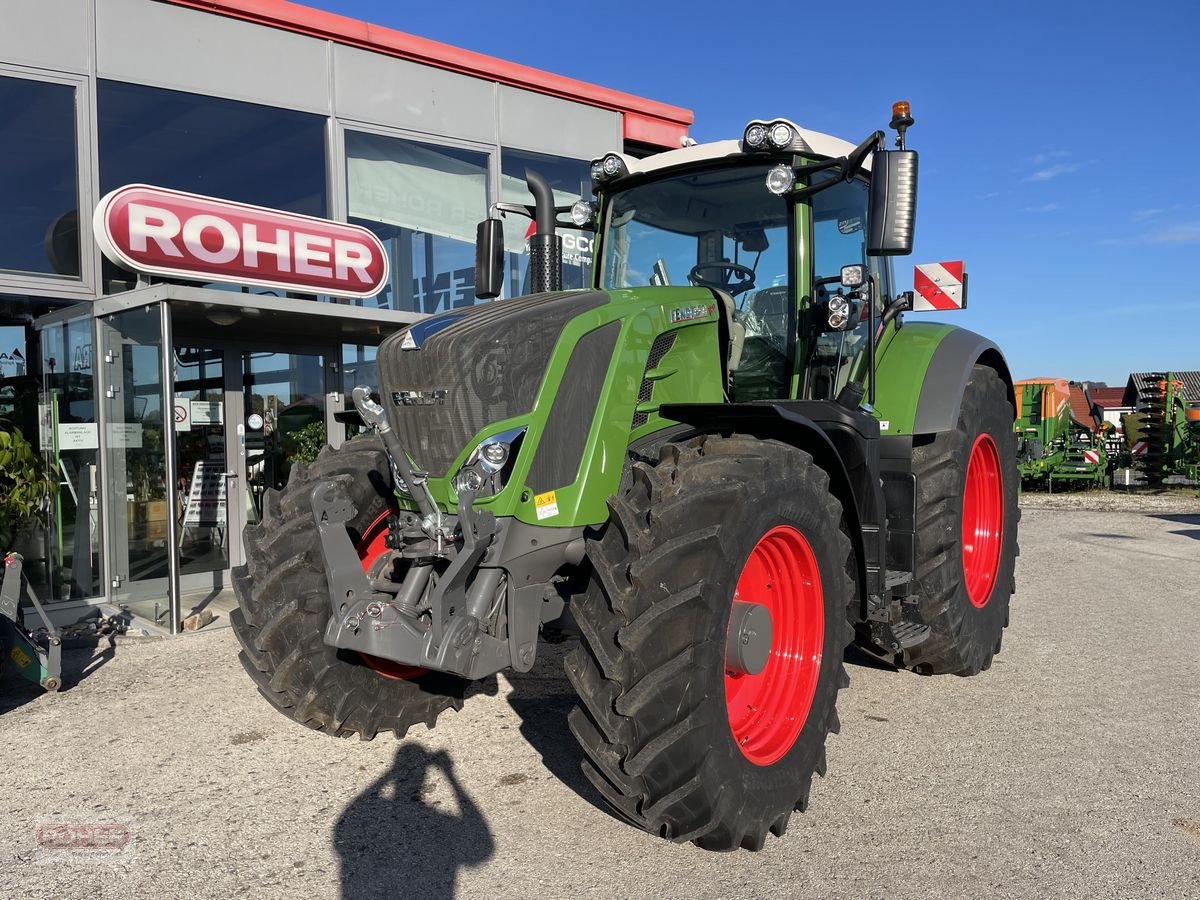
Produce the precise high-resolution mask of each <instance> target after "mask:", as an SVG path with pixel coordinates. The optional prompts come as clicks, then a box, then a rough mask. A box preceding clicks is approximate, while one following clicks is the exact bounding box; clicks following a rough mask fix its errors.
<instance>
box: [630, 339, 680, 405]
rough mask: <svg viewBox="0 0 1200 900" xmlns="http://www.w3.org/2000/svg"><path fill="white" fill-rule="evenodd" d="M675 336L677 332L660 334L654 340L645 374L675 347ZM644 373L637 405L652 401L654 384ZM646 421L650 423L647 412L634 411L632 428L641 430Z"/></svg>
mask: <svg viewBox="0 0 1200 900" xmlns="http://www.w3.org/2000/svg"><path fill="white" fill-rule="evenodd" d="M676 334H678V332H676V331H668V332H667V333H666V334H660V335H659V336H658V337H656V338H655V339H654V343H653V344H651V345H650V355H649V356H647V357H646V372H649V371H650V370H651V369H657V368H658V366H659V363H661V362H662V361H663V357H664V356H666V355H667V354H668V353H669V352H670V351H671V348H672V347H674V346H675V335H676ZM646 372H643V373H642V384H641V387H639V388H638V404H639V405H640V404H642V403H649V402H650V401H651V400H653V399H654V382H653V381H652V380H650V379H649V378H647V377H646ZM648 421H650V414H649V413H648V412H638V411H636V410H635V411H634V413H633V427H634V428H641V427H642V426H643V425H645V424H646V423H647V422H648Z"/></svg>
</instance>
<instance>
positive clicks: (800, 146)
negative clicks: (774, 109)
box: [742, 119, 812, 153]
mask: <svg viewBox="0 0 1200 900" xmlns="http://www.w3.org/2000/svg"><path fill="white" fill-rule="evenodd" d="M781 150H790V151H792V152H793V153H811V152H812V148H811V147H809V146H808V142H807V141H806V140H804V138H803V136H802V135H801V134H800V128H799V126H797V125H795V124H794V123H792V122H789V121H788V120H787V119H772V120H770V121H765V120H763V119H755V120H754V121H752V122H750V123H749V124H748V125H747V126H746V130H745V131H743V132H742V151H743V152H745V153H775V152H778V151H781Z"/></svg>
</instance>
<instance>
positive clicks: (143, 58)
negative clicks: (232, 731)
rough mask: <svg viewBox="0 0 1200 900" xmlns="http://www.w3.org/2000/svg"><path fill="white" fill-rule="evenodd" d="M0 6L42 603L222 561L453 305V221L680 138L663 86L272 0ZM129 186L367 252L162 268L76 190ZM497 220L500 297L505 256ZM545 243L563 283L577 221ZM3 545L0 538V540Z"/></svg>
mask: <svg viewBox="0 0 1200 900" xmlns="http://www.w3.org/2000/svg"><path fill="white" fill-rule="evenodd" d="M4 12H5V15H4V19H5V27H4V28H3V29H0V110H2V111H3V115H2V116H0V147H2V148H3V150H0V188H2V189H3V195H4V197H5V203H4V204H3V206H0V427H4V428H7V429H9V430H20V431H21V432H22V434H23V435H24V436H25V437H26V438H27V439H28V440H29V441H30V443H32V444H33V445H34V446H35V447H36V448H37V450H38V451H39V453H40V454H41V455H42V458H43V461H44V466H45V467H46V468H47V469H48V470H49V471H51V472H52V473H53V481H55V482H56V483H57V488H56V489H55V490H54V491H52V492H50V493H49V494H48V495H47V498H46V504H45V507H46V508H45V509H44V511H43V514H42V515H41V516H40V518H39V519H38V521H36V522H33V523H23V525H24V527H23V528H22V533H21V537H20V539H19V541H18V547H17V548H16V549H19V550H20V551H21V552H22V553H23V554H24V555H25V556H26V557H27V558H28V559H29V563H28V564H27V566H26V568H27V571H28V572H29V573H30V574H31V575H32V577H33V579H34V585H35V588H36V589H37V590H38V591H39V594H41V595H42V596H49V597H51V598H53V600H54V601H55V604H56V605H55V609H56V610H57V612H58V615H59V617H60V618H64V619H66V618H69V617H70V616H71V615H72V614H73V611H78V610H83V609H85V608H86V607H88V606H90V605H96V604H100V603H111V604H119V605H123V606H125V607H127V608H128V609H129V610H130V611H132V612H133V613H135V614H136V615H138V616H140V617H142V618H143V619H145V620H147V621H152V622H155V623H157V624H158V625H160V626H162V627H167V628H169V629H171V630H175V629H177V628H178V625H179V620H180V617H181V616H182V615H183V614H185V613H186V612H187V610H188V609H190V608H191V605H192V602H193V601H194V600H196V598H204V597H209V596H212V595H214V594H215V593H216V592H219V591H221V590H222V589H223V588H224V587H225V586H227V584H228V581H229V572H230V569H231V568H233V567H235V566H237V565H240V564H241V563H242V562H243V561H244V559H243V557H244V551H243V548H242V543H241V539H240V535H241V531H242V528H243V527H244V526H245V525H246V524H247V523H249V522H253V521H255V520H256V518H257V516H258V515H259V514H260V511H261V506H262V498H263V495H264V493H265V491H266V490H268V489H269V488H272V487H278V486H280V485H282V484H283V483H285V482H286V479H287V476H288V472H289V470H290V468H291V466H292V465H294V464H295V463H296V462H297V461H298V460H306V459H310V458H311V457H312V455H313V454H314V453H315V451H316V449H317V448H318V447H319V446H321V445H323V444H324V443H325V442H326V441H328V442H329V443H332V444H334V445H335V446H337V445H338V444H340V443H341V441H343V440H344V439H345V438H346V436H347V434H346V428H347V426H345V425H342V424H340V423H339V421H338V420H337V419H336V418H335V415H336V414H337V413H338V412H339V411H341V410H342V409H344V408H345V407H346V403H347V401H346V396H347V393H348V391H349V390H350V389H351V388H352V387H353V386H354V385H355V384H358V383H368V384H370V383H373V381H374V353H375V348H376V346H377V345H378V344H379V342H380V341H381V340H382V338H383V337H385V336H386V335H387V334H389V333H390V332H392V331H394V330H395V329H396V328H397V327H398V326H400V325H401V324H403V323H405V322H410V321H412V320H414V319H415V318H417V317H419V316H422V315H427V314H430V313H434V312H439V311H443V310H446V309H449V308H453V307H458V306H464V305H471V304H473V303H475V302H476V299H475V296H474V283H473V279H474V271H473V265H474V236H475V231H474V230H475V224H476V223H477V222H478V221H479V220H480V219H482V218H483V217H484V216H485V215H486V214H487V211H488V207H489V205H490V204H491V203H494V202H497V201H509V202H521V203H527V202H529V201H528V194H527V192H526V189H525V186H524V173H525V171H526V169H527V168H528V169H534V170H536V171H538V172H539V173H541V174H542V175H543V176H545V177H546V178H547V179H548V180H549V181H550V183H551V185H552V187H553V188H554V190H555V193H556V197H557V198H558V199H559V202H560V203H567V202H570V201H571V200H573V199H576V198H578V197H579V196H581V195H586V194H588V193H589V192H590V188H589V179H588V161H589V160H590V159H592V158H594V157H596V156H598V155H601V154H602V153H604V152H606V151H609V150H612V149H624V150H625V151H626V152H630V153H635V154H641V153H645V152H652V151H654V150H657V149H666V148H671V147H677V146H679V143H680V140H681V139H682V138H683V137H685V136H686V133H687V127H688V125H689V124H690V122H691V113H690V112H688V111H687V110H684V109H680V108H677V107H672V106H668V105H666V104H662V103H657V102H654V101H651V100H646V99H643V98H639V97H634V96H631V95H628V94H622V93H619V92H616V91H612V90H608V89H606V88H603V87H599V86H595V85H589V84H585V83H582V82H578V81H574V80H572V79H568V78H564V77H561V76H557V75H554V74H551V73H547V72H541V71H538V70H535V69H530V68H528V67H524V66H519V65H515V64H512V63H508V62H505V61H503V60H499V59H495V58H491V57H488V56H484V55H481V54H478V53H473V52H469V51H465V50H461V49H458V48H454V47H450V46H447V45H443V44H437V43H434V42H431V41H425V40H422V39H420V38H416V37H414V36H411V35H407V34H403V33H400V32H395V31H389V30H387V29H381V28H377V27H375V26H370V25H368V24H366V23H362V22H357V21H354V20H350V19H346V18H343V17H340V16H334V15H331V14H327V13H322V12H318V11H316V10H312V9H308V8H306V7H302V6H298V5H296V4H292V3H287V2H281V0H204V2H200V0H8V2H6V4H5V11H4ZM128 184H149V185H155V186H159V187H164V188H170V189H175V190H181V191H187V192H190V193H194V194H200V195H205V196H210V197H217V198H222V199H225V200H231V201H238V202H242V203H249V204H255V205H258V206H263V207H269V208H272V209H278V210H284V211H287V212H291V213H300V214H304V215H309V216H315V217H318V218H325V219H332V220H336V221H341V222H349V223H353V224H357V225H361V226H364V227H366V228H367V229H369V230H370V231H372V232H374V234H375V235H376V236H378V238H379V239H380V241H381V242H382V244H383V246H384V247H385V249H386V251H387V256H388V261H389V263H390V265H389V271H390V274H389V277H388V280H387V284H386V285H385V286H384V288H383V289H382V290H381V291H380V292H379V293H378V294H376V295H374V296H371V297H367V298H362V299H354V300H345V299H340V300H339V299H334V298H330V297H323V296H319V295H312V294H304V293H296V292H291V291H282V290H278V289H271V288H255V287H248V286H246V285H244V284H242V285H239V284H233V283H208V284H203V283H199V282H182V281H179V280H169V279H164V278H153V277H147V276H145V275H144V274H138V273H135V272H131V271H127V270H125V269H123V268H121V267H119V266H117V265H116V264H114V263H113V262H111V261H110V260H108V259H106V258H105V257H104V256H103V255H102V254H101V253H100V252H99V250H98V248H97V244H96V236H95V234H94V233H93V228H94V225H93V221H92V219H93V215H92V212H93V210H94V209H95V208H96V205H97V203H98V202H99V200H100V199H101V198H102V197H103V196H105V195H106V194H108V193H109V192H111V191H113V190H115V189H117V188H120V187H122V186H124V185H128ZM521 234H522V229H521V228H520V227H515V228H514V227H510V229H509V236H508V247H507V249H508V251H509V255H508V260H509V274H508V279H507V287H506V295H510V296H511V295H514V294H518V293H521V291H522V283H523V279H524V278H525V274H526V272H525V270H526V266H525V261H524V259H525V257H524V241H523V240H522V238H521ZM564 237H565V240H564V245H565V249H564V257H565V260H566V262H567V263H568V265H567V266H566V272H565V281H566V286H568V287H571V286H582V285H584V284H585V283H586V280H587V279H588V277H589V265H590V244H589V242H588V240H587V237H586V236H585V235H583V234H571V233H567V234H566V235H565V236H564ZM0 549H5V548H0Z"/></svg>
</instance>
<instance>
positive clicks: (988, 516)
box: [962, 434, 1004, 609]
mask: <svg viewBox="0 0 1200 900" xmlns="http://www.w3.org/2000/svg"><path fill="white" fill-rule="evenodd" d="M1003 540H1004V482H1003V479H1002V478H1001V475H1000V454H999V452H998V451H997V450H996V442H995V441H994V440H992V436H991V435H990V434H981V435H979V437H977V438H975V443H974V445H973V446H972V447H971V458H970V460H969V461H968V463H967V480H966V484H965V485H964V486H963V512H962V561H963V581H964V582H965V583H966V586H967V599H969V600H970V601H971V605H972V606H974V607H976V608H978V609H982V608H983V607H985V606H987V602H988V600H990V599H991V596H992V589H993V588H995V586H996V576H997V575H998V574H999V571H1000V545H1001V543H1003Z"/></svg>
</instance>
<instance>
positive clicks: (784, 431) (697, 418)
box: [661, 403, 867, 601]
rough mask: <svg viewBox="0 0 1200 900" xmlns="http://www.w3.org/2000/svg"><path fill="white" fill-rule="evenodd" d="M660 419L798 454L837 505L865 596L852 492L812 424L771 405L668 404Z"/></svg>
mask: <svg viewBox="0 0 1200 900" xmlns="http://www.w3.org/2000/svg"><path fill="white" fill-rule="evenodd" d="M661 414H662V416H663V417H664V418H667V419H674V420H675V421H676V422H682V423H684V424H685V425H689V426H691V427H692V428H694V429H695V430H696V432H703V433H710V434H713V433H715V434H730V433H735V432H736V433H738V434H749V435H753V436H754V437H757V438H763V439H771V438H773V439H775V440H778V441H782V442H783V443H785V444H791V445H792V446H793V447H796V448H797V449H799V450H803V451H805V452H806V453H808V454H809V455H810V456H812V458H813V462H815V463H816V464H817V465H818V466H820V467H821V468H822V469H823V470H825V473H826V474H827V475H828V476H829V489H830V491H832V492H833V495H834V496H835V497H837V498H838V500H839V501H840V502H841V504H842V510H843V511H844V512H845V515H846V526H847V528H848V529H849V532H850V540H851V542H852V543H853V545H854V556H855V558H856V560H857V563H858V578H857V579H856V580H857V583H858V586H859V594H860V597H859V599H860V601H863V598H864V597H865V594H864V591H865V590H866V584H867V580H866V575H867V573H866V553H865V550H864V547H863V535H862V524H863V522H862V515H861V511H860V506H859V500H858V497H857V493H856V490H855V486H854V484H853V482H852V481H851V479H850V475H849V474H848V472H847V471H846V466H845V463H844V462H843V460H842V455H841V454H840V453H839V452H838V450H837V448H836V447H834V445H833V441H831V440H830V439H829V436H828V435H827V434H826V433H825V431H824V430H823V429H822V428H821V427H820V426H819V425H818V424H817V423H816V422H814V421H813V420H812V419H810V418H808V417H807V416H805V415H802V414H801V413H798V412H796V411H795V410H792V409H788V408H786V407H785V406H783V405H780V404H775V403H672V404H664V405H663V407H662V410H661Z"/></svg>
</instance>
